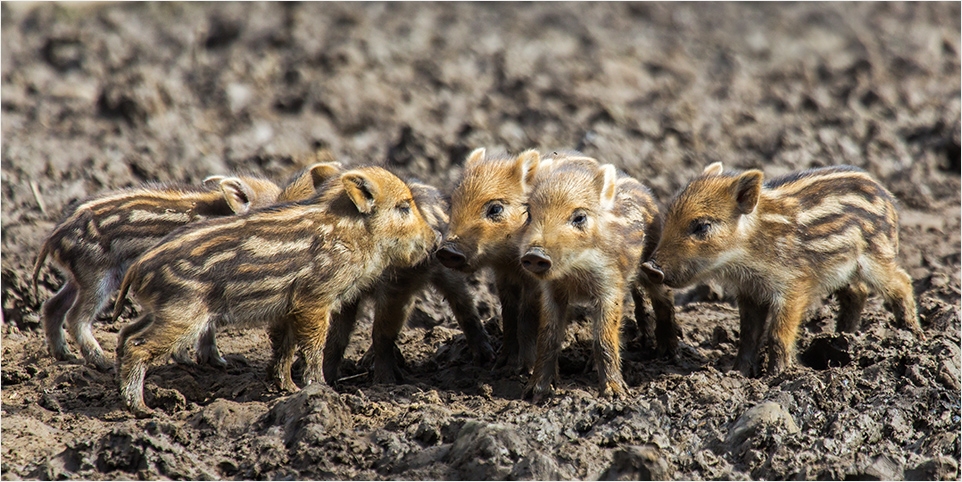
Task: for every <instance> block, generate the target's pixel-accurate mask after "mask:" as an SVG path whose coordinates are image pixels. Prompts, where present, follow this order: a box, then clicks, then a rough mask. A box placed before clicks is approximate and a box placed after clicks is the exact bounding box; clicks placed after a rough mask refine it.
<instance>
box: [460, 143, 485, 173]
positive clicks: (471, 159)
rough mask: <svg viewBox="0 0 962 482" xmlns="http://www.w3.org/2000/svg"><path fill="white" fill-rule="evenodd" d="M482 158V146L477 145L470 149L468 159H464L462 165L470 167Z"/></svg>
mask: <svg viewBox="0 0 962 482" xmlns="http://www.w3.org/2000/svg"><path fill="white" fill-rule="evenodd" d="M483 160H484V148H483V147H479V148H477V149H475V150H473V151H471V154H468V160H466V161H464V167H466V168H468V169H470V168H472V167H474V166H477V165H478V164H480V163H481V161H483Z"/></svg>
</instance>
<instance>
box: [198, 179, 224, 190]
mask: <svg viewBox="0 0 962 482" xmlns="http://www.w3.org/2000/svg"><path fill="white" fill-rule="evenodd" d="M224 179H227V176H207V177H205V178H204V180H203V181H201V184H203V186H204V187H206V188H207V189H217V188H218V187H220V182H221V181H223V180H224Z"/></svg>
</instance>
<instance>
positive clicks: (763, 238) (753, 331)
mask: <svg viewBox="0 0 962 482" xmlns="http://www.w3.org/2000/svg"><path fill="white" fill-rule="evenodd" d="M720 171H721V166H720V165H717V164H715V165H712V166H709V167H708V168H706V170H705V172H704V173H703V174H702V175H701V176H698V177H697V178H695V179H694V180H692V181H691V182H690V183H689V184H688V185H687V186H686V187H685V188H684V189H683V190H682V191H681V192H680V193H679V194H678V195H677V196H676V197H675V199H674V200H673V201H672V203H671V205H670V207H669V209H668V214H667V217H666V221H665V231H664V235H663V237H662V242H661V245H660V246H659V247H658V249H657V250H656V253H655V255H654V256H653V264H652V265H651V267H652V268H654V269H656V270H658V269H660V270H661V272H662V273H663V275H664V281H665V283H667V284H669V285H671V286H676V287H680V286H686V285H689V284H691V283H695V282H697V281H700V280H705V279H709V278H714V279H718V280H720V281H722V282H723V283H726V284H727V286H729V287H730V288H731V289H732V290H734V291H735V293H736V294H737V296H738V300H739V306H740V310H741V311H742V315H741V319H742V330H741V331H742V334H741V348H740V349H739V355H738V358H737V361H736V364H735V368H736V369H739V370H741V371H742V372H743V373H745V374H757V373H758V372H759V371H760V369H759V368H758V354H757V351H758V348H759V346H760V344H762V343H763V342H764V341H765V340H763V333H764V332H766V329H767V328H768V325H766V319H767V316H768V313H769V312H771V313H772V322H771V327H770V328H771V329H770V330H769V331H770V332H771V339H770V340H769V372H770V373H772V374H776V373H778V372H780V371H781V370H782V369H784V368H785V367H787V366H789V365H790V364H791V360H792V358H791V356H792V352H793V347H794V343H795V338H796V332H797V329H798V325H799V324H800V323H801V321H802V317H803V316H804V313H805V311H806V309H807V308H808V306H809V305H810V304H811V303H813V302H814V301H816V300H817V299H818V298H819V297H821V296H824V295H826V294H830V293H834V294H835V295H836V298H837V299H838V300H839V303H840V310H839V318H838V328H839V330H841V331H854V330H855V329H857V328H858V325H859V319H860V316H861V311H862V308H863V305H864V303H865V299H866V297H867V296H868V287H872V288H874V289H875V290H877V291H879V292H880V293H881V294H882V295H883V296H884V297H885V299H886V301H887V302H888V304H889V305H890V306H891V307H892V310H893V313H894V314H895V318H896V321H897V322H898V323H899V324H900V325H901V326H905V327H907V328H909V329H911V330H912V331H913V332H915V333H917V334H919V335H920V336H921V334H922V332H921V328H920V326H919V323H918V315H917V314H916V305H915V299H914V295H913V292H912V284H911V279H910V278H909V276H908V274H907V273H906V272H905V271H904V270H902V269H901V268H900V267H899V266H898V263H897V256H898V251H899V239H898V211H897V209H896V203H895V199H894V197H893V196H892V194H891V193H889V192H888V190H886V189H885V188H884V187H882V186H881V185H880V184H879V183H878V182H877V181H875V180H874V179H872V177H871V176H869V175H868V174H867V173H866V172H865V171H863V170H861V169H859V168H856V167H852V166H837V167H827V168H819V169H809V170H806V171H801V172H797V173H793V174H789V175H787V176H782V177H779V178H775V179H771V180H769V181H768V182H764V183H763V182H762V178H763V175H762V173H761V171H757V170H750V171H745V172H720Z"/></svg>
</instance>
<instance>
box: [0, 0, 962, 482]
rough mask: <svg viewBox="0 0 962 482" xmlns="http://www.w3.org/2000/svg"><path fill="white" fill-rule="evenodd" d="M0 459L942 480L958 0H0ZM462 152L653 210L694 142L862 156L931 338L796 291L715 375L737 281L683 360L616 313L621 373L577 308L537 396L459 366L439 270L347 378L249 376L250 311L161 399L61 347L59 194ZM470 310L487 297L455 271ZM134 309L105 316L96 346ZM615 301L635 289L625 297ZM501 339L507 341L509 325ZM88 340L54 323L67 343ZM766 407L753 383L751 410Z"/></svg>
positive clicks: (256, 348)
mask: <svg viewBox="0 0 962 482" xmlns="http://www.w3.org/2000/svg"><path fill="white" fill-rule="evenodd" d="M0 10H2V12H0V22H2V25H0V27H2V29H0V36H2V44H3V56H2V58H0V68H2V73H3V75H2V78H0V94H2V95H0V97H2V98H0V109H2V114H3V122H2V123H0V129H2V138H3V143H2V147H0V156H2V157H0V159H2V164H0V168H2V174H3V175H2V177H0V196H2V203H0V211H2V213H0V214H2V219H0V223H2V226H3V230H2V232H0V249H2V253H3V255H2V260H0V261H2V263H0V264H2V266H0V268H2V269H0V274H2V282H0V305H2V310H3V313H2V315H3V318H2V325H0V337H2V358H3V363H2V367H0V385H2V391H0V395H2V402H3V405H2V409H0V424H2V431H3V443H2V444H0V478H4V479H22V478H32V479H244V480H249V479H315V480H317V479H340V480H347V479H352V480H353V479H374V480H384V479H391V480H397V479H409V480H410V479H432V480H440V479H455V478H457V479H464V478H472V479H495V478H497V479H566V480H567V479H598V478H605V479H644V478H651V479H690V480H704V479H734V480H747V479H836V480H841V479H854V480H859V479H864V480H871V479H900V478H904V479H920V480H958V479H959V478H960V475H962V474H960V471H959V470H960V469H959V461H960V458H962V447H960V445H962V444H960V433H959V423H960V416H962V408H960V406H962V396H960V392H959V390H960V386H962V384H960V367H962V350H960V346H962V340H960V334H959V326H960V320H959V312H960V307H959V299H960V294H962V283H960V279H959V273H960V272H962V255H960V248H959V247H960V245H962V242H960V232H962V228H960V217H962V214H960V209H959V206H960V203H962V197H960V193H962V184H960V178H959V136H960V134H959V132H960V131H962V127H960V100H959V94H958V92H959V89H960V84H962V81H960V74H959V72H960V57H959V53H960V45H959V36H958V33H959V31H960V30H962V26H960V21H959V18H960V7H959V4H958V3H948V2H942V3H904V4H903V3H840V4H804V3H803V4H790V5H782V4H697V5H694V4H646V3H637V4H635V3H633V4H619V3H612V4H525V5H512V4H471V3H457V4H443V3H439V4H400V3H371V4H369V3H358V4H340V3H325V4H312V3H285V4H269V3H268V4H247V3H205V4H194V3H163V4H137V3H133V4H107V5H101V4H79V5H74V4H70V5H56V4H46V3H40V4H12V3H9V2H5V3H3V4H2V5H0ZM477 147H485V148H486V149H487V152H489V153H491V154H499V153H503V152H507V153H508V154H511V155H517V154H518V153H520V152H522V151H524V150H525V149H529V148H534V149H538V150H540V151H542V152H546V153H547V152H552V151H555V150H561V149H572V148H576V149H579V150H581V151H582V152H584V153H585V154H586V155H588V156H591V157H595V158H597V159H599V160H600V161H602V162H606V163H612V164H614V165H615V166H617V167H618V168H619V169H622V170H624V171H626V172H627V173H628V174H630V175H632V176H634V177H636V178H638V179H639V180H641V181H642V182H643V183H644V184H645V185H647V186H649V187H650V188H651V189H652V192H653V193H654V195H655V198H656V199H657V200H658V201H659V202H660V203H662V204H664V203H667V201H668V200H670V198H671V196H672V195H673V194H674V193H675V192H676V191H677V190H678V189H679V188H680V187H682V186H683V185H684V184H685V183H686V182H687V181H688V180H689V179H690V178H691V177H693V176H695V175H696V174H698V173H699V172H701V170H702V169H703V168H704V167H705V166H706V165H708V164H709V163H711V162H714V161H720V162H722V163H724V164H725V166H726V167H727V168H733V169H752V168H757V169H761V170H762V171H763V172H764V173H765V176H766V178H769V177H776V176H779V175H783V174H787V173H789V172H792V171H795V170H799V169H806V168H812V167H822V166H830V165H838V164H851V165H855V166H858V167H860V168H863V169H865V170H866V171H868V172H870V173H871V174H872V175H873V176H874V177H875V178H877V179H878V180H879V181H880V182H881V184H883V185H884V186H886V187H887V188H888V189H889V190H891V192H892V193H893V194H894V195H895V197H896V198H897V201H898V208H899V212H900V247H899V249H900V251H899V264H900V265H901V266H902V267H903V268H905V270H906V271H907V272H908V273H909V274H910V276H911V278H912V280H913V288H914V291H915V295H916V299H917V302H918V312H919V315H920V320H921V324H922V328H923V331H924V332H925V336H926V338H925V339H924V340H921V339H918V338H916V337H914V336H913V335H912V333H910V332H909V331H907V330H904V329H901V328H899V327H898V326H896V324H895V322H894V320H893V318H892V316H891V314H890V313H889V312H888V311H887V310H886V309H885V308H884V307H883V306H882V300H881V298H880V297H878V296H875V295H873V296H871V297H870V298H869V299H868V302H867V304H866V307H865V311H864V314H863V317H862V321H861V326H860V328H859V329H858V330H856V332H855V333H844V334H838V333H837V331H836V315H837V312H838V303H837V301H835V300H834V299H832V298H831V297H829V298H826V299H823V300H821V303H818V304H817V305H816V306H813V307H812V309H811V310H810V312H809V313H808V315H807V317H806V319H805V321H804V322H803V323H802V325H801V326H800V328H799V335H798V339H797V343H796V349H797V354H798V356H797V357H796V359H795V360H794V364H793V366H792V367H791V368H790V369H788V370H786V372H785V373H783V374H781V375H779V376H773V377H761V378H746V377H744V376H742V375H740V374H738V373H736V372H732V371H731V370H730V369H731V367H732V365H733V363H734V362H735V357H736V354H737V351H738V345H739V339H740V335H741V333H740V330H741V328H740V326H739V320H738V310H737V308H736V307H735V305H734V299H733V298H732V293H730V292H727V291H726V287H724V286H710V287H700V288H699V287H695V288H694V289H691V290H687V291H685V290H676V293H675V302H676V307H677V317H676V318H677V321H678V323H679V325H680V328H681V332H682V335H681V336H680V340H679V341H680V343H679V346H678V350H677V354H676V356H675V357H674V358H673V359H670V360H668V359H662V358H653V357H652V356H650V353H649V352H650V351H652V350H651V348H652V347H650V346H647V345H646V343H647V341H646V340H644V337H643V336H641V334H640V333H639V330H638V329H637V328H636V326H637V325H636V323H634V320H632V319H630V318H631V317H630V316H629V318H628V319H626V320H625V326H626V329H625V332H624V333H623V336H622V342H623V343H622V345H623V350H622V352H623V353H624V356H623V361H622V367H621V369H622V374H623V376H624V380H625V382H626V385H627V394H626V396H625V398H623V399H609V398H603V397H599V396H598V380H597V376H596V374H595V372H594V366H593V364H592V362H591V360H592V359H593V358H592V357H593V355H592V339H593V334H592V332H591V328H590V326H589V325H588V324H586V323H581V322H574V323H571V326H570V327H569V329H568V331H567V332H566V338H565V343H564V344H563V347H562V349H561V354H560V365H561V375H560V379H559V380H558V382H557V383H555V384H554V387H553V388H554V395H553V396H551V397H548V398H546V399H545V400H544V401H542V402H541V403H539V404H532V403H529V402H525V401H522V400H520V397H521V395H522V390H523V387H524V386H525V383H526V382H527V381H528V380H527V378H526V377H524V376H520V375H517V374H514V373H509V371H507V370H492V367H491V366H490V365H483V364H478V363H476V362H475V361H474V357H473V356H472V350H471V348H472V347H471V346H469V343H468V342H467V339H466V338H465V336H464V335H463V333H462V331H461V329H460V328H459V327H458V324H457V323H456V321H455V319H454V316H453V314H452V313H451V311H450V309H449V308H448V306H447V303H446V302H445V300H444V299H443V297H442V296H441V295H440V294H439V293H437V292H435V291H434V290H427V291H426V292H425V293H424V294H423V295H419V299H418V300H417V301H416V302H415V306H414V308H413V312H414V313H415V316H413V317H412V320H411V322H410V323H408V324H407V326H405V327H404V329H403V330H402V332H401V334H400V336H399V337H398V340H397V352H396V358H397V359H398V360H403V361H404V363H403V365H402V368H401V372H402V374H403V380H404V381H403V382H402V383H399V384H396V385H394V384H380V383H374V382H373V381H372V379H371V373H370V368H369V365H368V364H366V363H365V362H364V360H363V359H362V358H363V356H364V353H365V352H367V350H368V349H369V347H370V346H371V335H370V334H371V331H372V327H371V318H372V314H371V310H370V308H369V307H363V306H362V310H361V312H360V314H359V316H358V326H357V329H356V330H355V331H354V334H353V336H352V338H351V340H350V343H349V344H348V347H347V349H346V352H345V354H344V361H343V363H342V365H341V367H340V368H341V370H340V374H339V378H340V379H339V380H338V382H337V383H336V384H335V387H334V388H331V387H328V386H325V385H318V384H310V385H305V384H304V380H303V379H302V377H303V371H304V368H303V364H296V365H295V368H294V373H293V375H294V381H295V382H297V384H298V385H299V386H300V387H301V390H300V391H299V392H297V393H286V392H280V391H279V390H277V389H276V388H275V387H274V386H273V385H272V384H271V383H269V382H268V381H267V380H268V372H267V370H268V365H269V361H270V344H269V341H268V338H267V335H266V333H264V331H263V330H256V329H242V328H224V329H222V330H221V331H219V332H218V334H217V342H218V346H219V347H220V350H221V351H222V352H223V354H224V356H225V358H226V359H227V361H228V365H227V367H225V368H214V367H210V366H201V365H190V364H184V365H181V364H176V363H173V362H169V363H163V362H159V363H158V364H156V365H154V366H152V367H151V369H150V371H149V372H148V374H147V377H146V383H145V392H146V393H145V395H146V397H147V399H148V404H150V405H151V406H152V407H156V408H158V410H157V413H156V414H155V415H154V416H153V417H152V418H148V419H144V420H136V419H134V418H133V417H131V415H130V414H129V413H128V412H127V411H126V410H124V409H123V403H122V401H121V399H120V396H119V393H118V385H117V381H116V378H115V374H114V373H112V372H102V371H100V370H97V369H95V368H93V367H91V366H87V365H84V364H83V362H82V360H80V359H74V360H67V361H61V362H58V361H55V360H54V359H53V357H51V356H50V355H49V353H48V351H47V348H46V345H45V342H44V333H43V331H42V327H41V321H40V313H41V304H42V303H43V302H44V301H45V300H47V299H49V298H50V297H51V296H52V295H53V294H54V293H55V292H56V291H57V290H58V289H59V288H60V287H61V286H62V285H63V282H64V279H63V277H62V275H61V274H60V273H58V272H57V271H55V270H53V269H51V268H50V267H45V268H44V269H43V270H41V272H40V276H39V283H38V285H39V286H38V290H37V292H34V291H33V289H32V287H31V274H32V269H33V265H34V261H35V256H36V254H37V252H38V250H39V247H40V245H41V243H42V241H43V239H44V238H45V237H46V236H47V235H48V234H49V233H50V230H51V229H52V228H53V227H54V226H55V225H56V223H57V222H58V221H60V220H61V214H62V212H63V210H64V209H66V208H67V207H68V206H70V205H71V204H73V203H76V202H78V201H80V200H82V199H85V198H87V197H89V196H93V195H97V194H101V193H104V192H107V191H111V190H115V189H120V188H124V187H129V186H134V185H138V184H140V183H143V182H148V181H149V182H185V183H194V184H199V183H200V182H201V181H202V180H203V179H204V178H206V177H207V176H209V175H212V174H229V173H232V172H245V171H246V172H251V173H253V174H258V175H264V176H269V177H271V178H273V179H275V180H278V181H283V180H284V179H286V178H287V177H288V176H290V175H291V174H293V173H294V172H297V171H298V170H300V169H302V168H304V167H307V164H310V163H309V162H308V163H307V164H305V163H304V161H303V159H310V158H312V156H314V157H316V156H317V155H319V154H317V153H318V152H320V153H323V155H324V156H330V157H333V158H334V159H335V160H338V161H340V162H342V163H343V164H344V165H345V166H347V167H353V166H357V165H361V164H378V165H383V166H387V167H389V168H390V169H392V170H393V171H394V172H396V173H397V174H398V175H399V176H401V177H402V178H403V177H416V178H418V179H420V180H422V181H424V182H428V183H431V184H434V185H436V186H438V187H440V188H442V190H450V188H451V187H452V185H453V182H454V180H455V179H456V178H457V177H458V176H459V174H460V173H461V172H462V171H463V164H464V161H465V158H466V157H467V155H468V154H469V153H470V152H472V150H474V149H475V148H477ZM467 282H468V283H469V290H470V293H471V296H472V298H473V299H474V301H475V303H476V304H477V307H478V312H479V314H480V316H481V320H482V321H483V323H484V327H485V329H486V331H487V332H488V335H489V336H490V338H491V339H492V340H496V341H497V340H501V339H502V336H501V335H502V333H501V323H500V320H499V319H498V318H499V316H500V315H499V313H500V305H499V302H498V297H497V296H496V293H495V290H494V280H493V279H492V277H491V276H489V275H488V274H486V273H481V274H478V275H474V276H471V277H468V278H467ZM138 310H139V307H138V306H136V305H131V306H129V307H128V308H126V309H125V310H124V312H123V316H122V317H121V320H120V321H118V322H116V323H112V322H110V321H109V320H108V319H107V318H108V317H107V316H104V314H101V316H100V317H99V319H98V321H97V322H96V324H95V325H94V334H95V336H96V337H97V340H98V342H99V343H100V344H101V345H102V346H103V348H104V351H105V352H106V353H107V354H108V357H109V358H110V360H109V362H110V363H112V362H113V359H112V358H113V357H112V354H113V353H114V352H115V349H116V344H117V333H118V332H119V331H120V330H121V328H123V326H125V325H126V324H127V323H129V322H130V321H131V320H133V319H135V318H136V316H137V314H138ZM628 312H629V313H631V311H630V310H629V311H628ZM494 345H495V346H494V347H493V348H494V349H495V350H499V349H500V348H501V347H500V346H499V344H498V343H497V342H496V343H494ZM77 348H78V347H77V346H75V345H73V344H71V349H72V350H73V352H74V354H78V353H79V351H78V350H77ZM760 407H761V408H760Z"/></svg>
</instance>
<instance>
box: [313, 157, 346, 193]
mask: <svg viewBox="0 0 962 482" xmlns="http://www.w3.org/2000/svg"><path fill="white" fill-rule="evenodd" d="M341 169H342V167H341V163H340V162H318V163H317V164H313V165H311V166H310V167H308V168H307V172H308V174H309V175H310V176H311V184H313V185H314V189H317V188H318V187H320V186H321V184H324V181H327V180H328V179H330V178H332V177H334V176H336V175H338V173H340V172H341Z"/></svg>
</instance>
